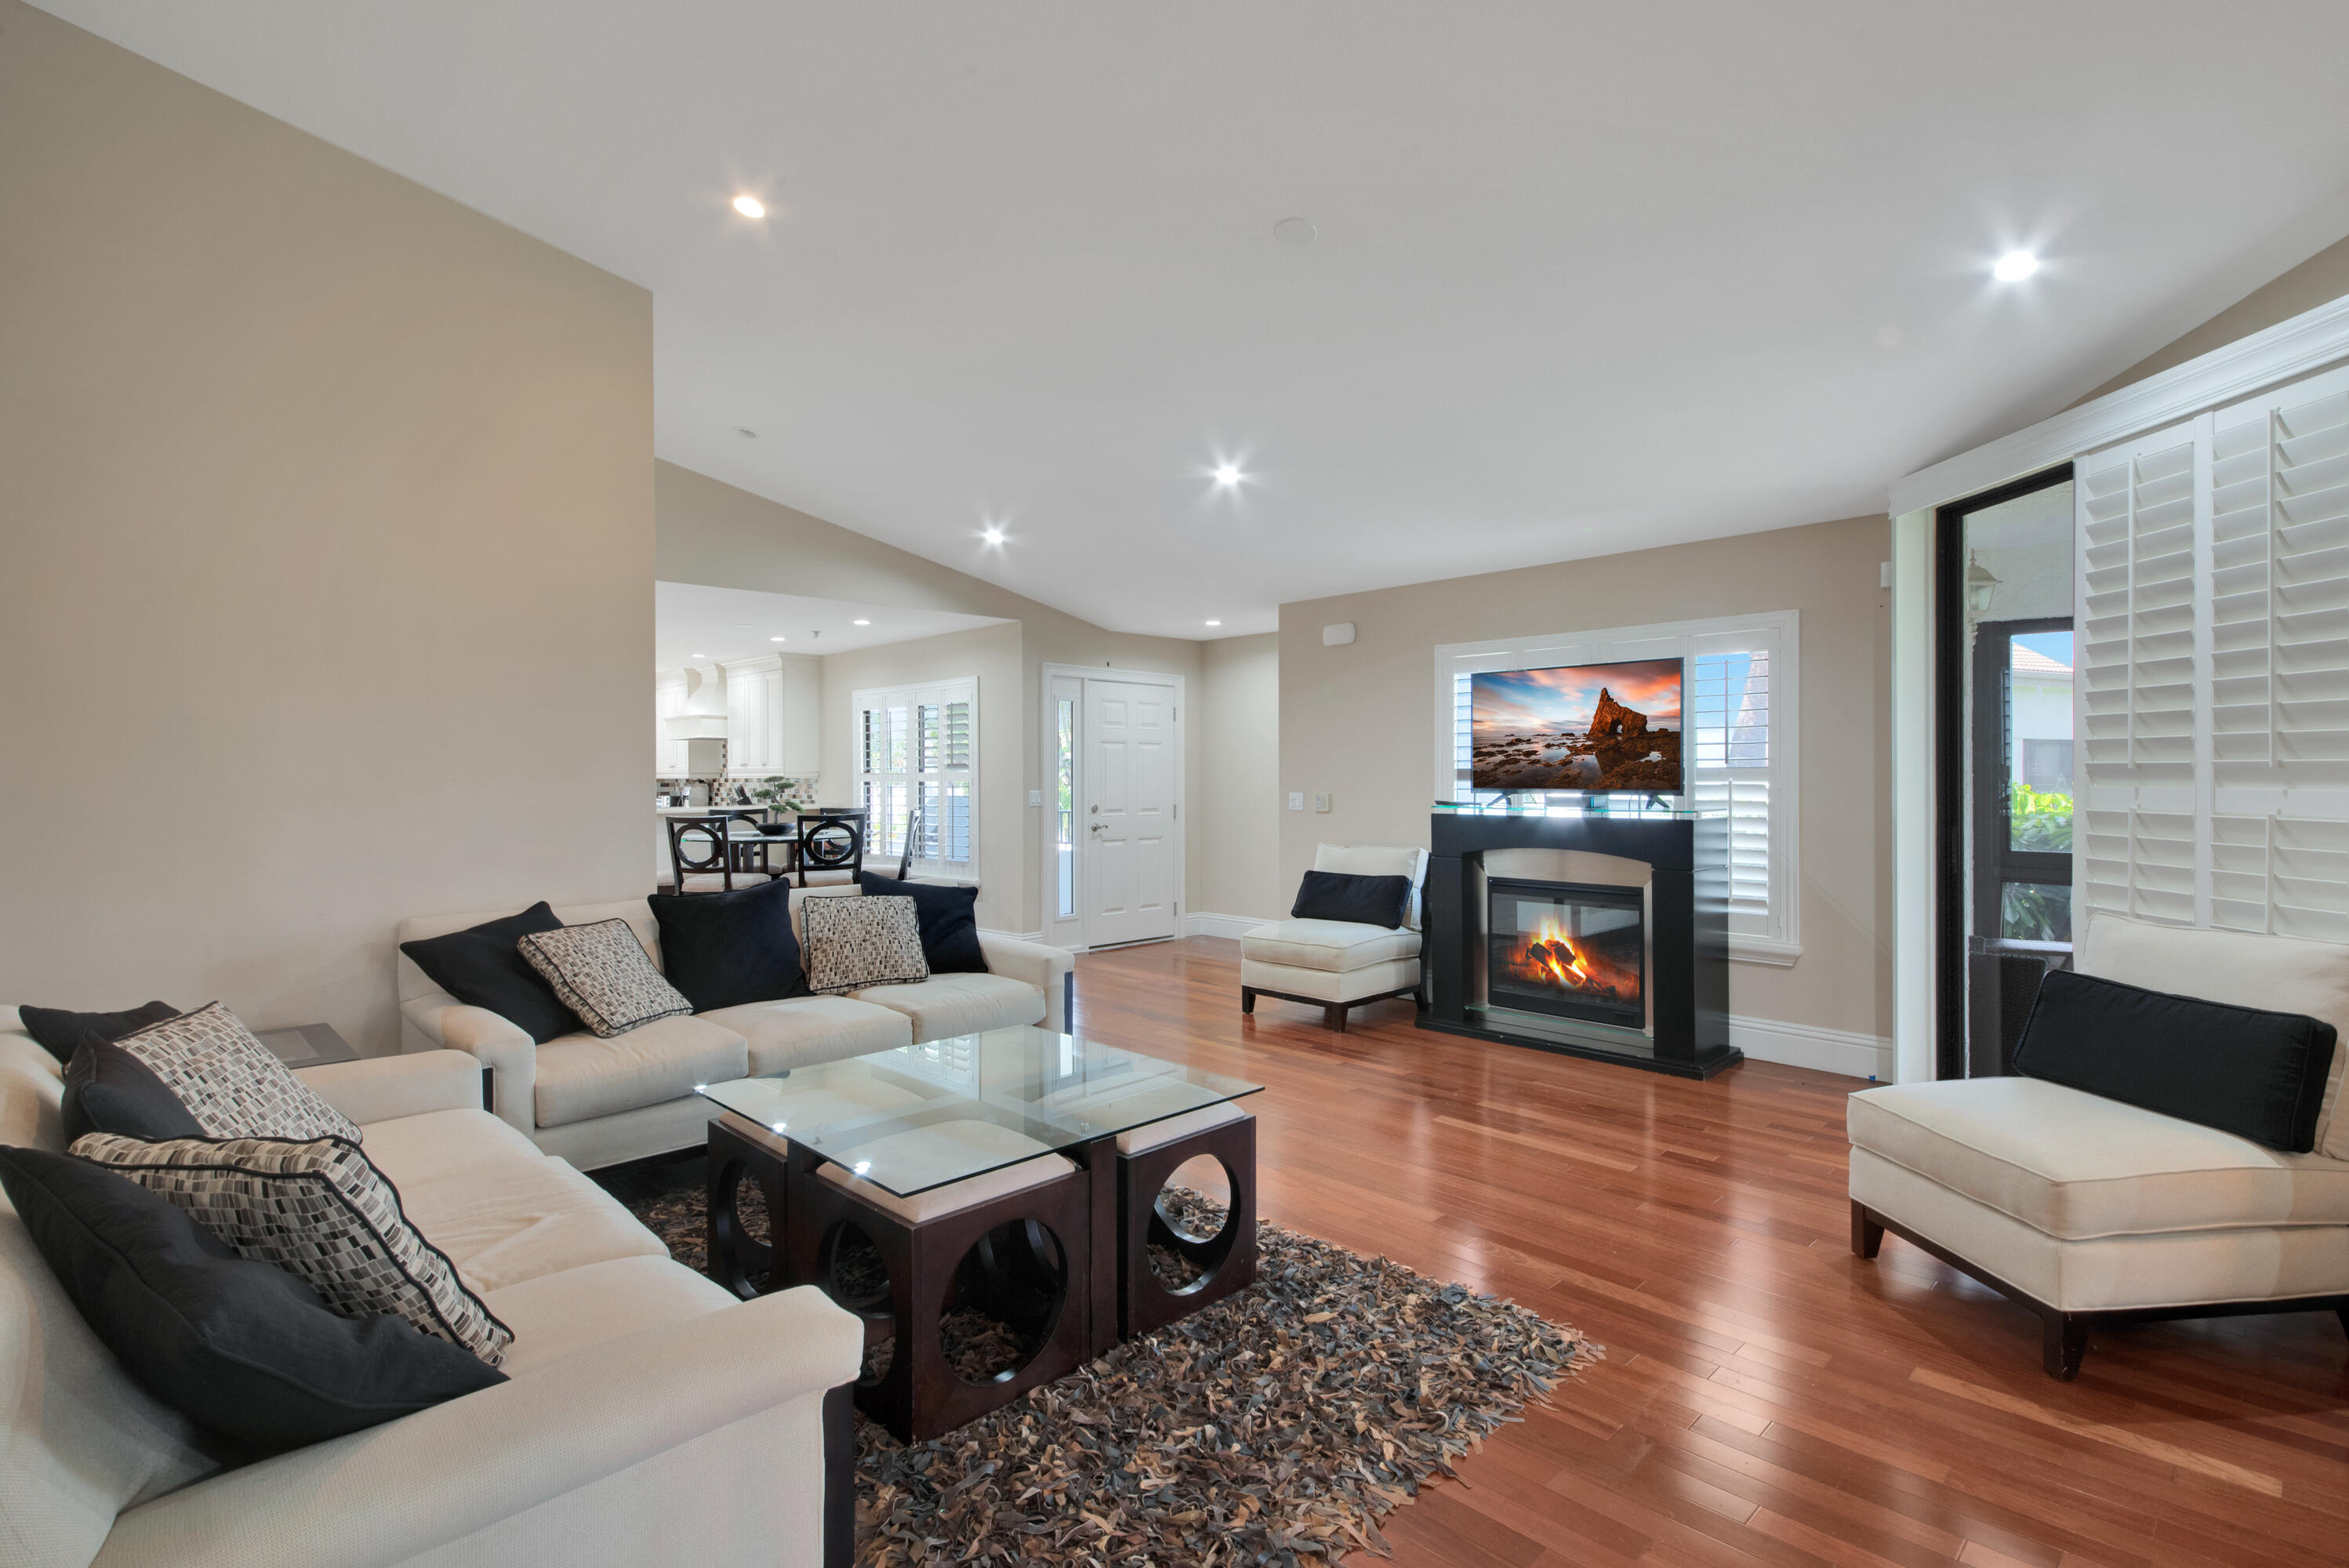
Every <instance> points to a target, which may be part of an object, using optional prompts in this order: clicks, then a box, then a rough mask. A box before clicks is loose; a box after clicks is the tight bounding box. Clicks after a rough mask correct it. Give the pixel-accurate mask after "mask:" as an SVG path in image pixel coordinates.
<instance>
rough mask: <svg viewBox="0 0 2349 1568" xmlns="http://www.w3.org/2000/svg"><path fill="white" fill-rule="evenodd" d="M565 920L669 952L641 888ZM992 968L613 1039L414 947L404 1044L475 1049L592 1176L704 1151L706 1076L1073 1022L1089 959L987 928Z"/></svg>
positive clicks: (403, 984) (531, 1117)
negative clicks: (617, 923) (444, 975)
mask: <svg viewBox="0 0 2349 1568" xmlns="http://www.w3.org/2000/svg"><path fill="white" fill-rule="evenodd" d="M843 896H844V897H851V898H854V897H859V896H862V890H861V889H858V888H856V887H854V886H845V887H812V888H794V889H792V893H791V901H792V923H793V925H794V926H797V925H798V923H799V918H798V917H799V911H800V908H801V905H802V901H803V900H805V899H808V898H820V897H843ZM510 913H512V911H511V910H495V911H491V912H488V913H475V914H446V915H432V916H429V917H425V918H421V919H416V920H406V921H402V922H401V923H400V925H399V937H398V940H399V941H401V942H412V941H416V940H419V939H420V938H426V937H433V936H441V935H445V934H448V933H450V932H452V931H462V930H465V929H467V928H468V927H470V926H475V925H479V924H481V923H482V922H484V921H489V920H495V919H497V918H498V917H499V916H500V915H501V914H510ZM554 914H555V918H556V919H558V920H560V921H562V922H563V923H564V924H565V925H579V924H584V923H587V922H590V921H597V920H611V919H614V918H618V919H622V920H626V922H627V923H628V924H629V926H630V928H631V929H633V930H634V931H635V932H636V939H637V940H638V941H640V942H642V943H643V944H644V946H645V951H646V952H647V953H649V954H652V959H653V962H654V963H655V964H659V963H660V962H661V949H660V928H659V925H658V923H657V922H656V921H655V920H654V918H653V913H652V906H651V905H650V904H649V903H647V902H646V901H645V900H643V899H641V898H635V899H626V900H624V901H622V902H620V903H591V904H571V905H566V906H562V907H558V908H557V909H556V910H555V911H554ZM978 943H979V950H980V951H981V952H982V953H984V954H986V956H987V966H988V973H986V974H984V975H932V976H931V977H930V978H929V979H927V980H923V981H918V982H916V983H914V984H912V985H870V986H867V987H865V988H864V990H861V991H857V992H854V993H852V994H850V995H845V996H794V997H792V998H790V999H789V1000H787V1001H781V1002H752V1003H749V1004H747V1005H745V1006H739V1007H719V1008H715V1009H713V1010H711V1011H709V1012H707V1013H698V1014H695V1015H693V1016H689V1017H675V1018H663V1019H660V1020H658V1021H657V1022H655V1023H651V1024H647V1025H646V1026H644V1027H642V1028H639V1029H631V1030H629V1031H628V1032H627V1033H626V1034H625V1035H618V1036H616V1037H613V1038H611V1039H608V1040H605V1039H598V1038H596V1037H595V1036H594V1035H591V1034H587V1033H585V1031H582V1032H580V1033H577V1034H572V1035H565V1036H563V1037H561V1038H559V1039H553V1040H549V1041H547V1042H546V1043H545V1044H544V1045H538V1044H535V1043H534V1042H533V1041H532V1039H531V1037H530V1036H529V1034H528V1033H527V1032H525V1031H524V1030H523V1028H521V1027H520V1026H518V1025H515V1024H512V1023H510V1022H508V1021H507V1020H506V1019H504V1018H502V1017H501V1016H498V1015H497V1014H495V1013H492V1012H489V1011H487V1010H486V1009H484V1008H481V1007H469V1006H465V1005H464V1004H462V1003H460V1002H459V1001H458V1000H457V999H456V998H455V997H453V996H451V995H449V994H448V993H446V992H444V991H442V990H440V988H439V987H438V986H436V985H433V983H432V982H431V981H430V980H429V979H427V978H426V977H425V974H424V971H423V970H421V969H419V968H418V967H417V966H416V963H415V961H414V960H413V959H411V958H409V957H408V956H407V955H406V954H400V955H399V958H398V964H399V1010H400V1014H401V1016H402V1018H403V1019H404V1020H405V1021H404V1024H403V1026H402V1028H401V1042H400V1043H401V1048H402V1049H403V1050H409V1051H431V1050H442V1049H450V1050H460V1051H464V1052H466V1053H468V1054H469V1055H471V1056H472V1057H474V1058H476V1059H477V1060H478V1061H479V1062H480V1063H481V1066H482V1067H483V1068H485V1069H487V1071H488V1074H489V1078H490V1109H492V1110H493V1111H495V1112H496V1113H497V1115H498V1116H499V1117H500V1118H502V1119H503V1120H504V1121H506V1122H507V1123H508V1124H509V1125H510V1126H512V1127H513V1128H514V1129H515V1130H517V1131H519V1132H521V1133H523V1134H524V1135H525V1136H527V1137H528V1138H529V1139H530V1140H532V1141H533V1143H535V1144H536V1145H537V1147H538V1148H539V1149H540V1150H542V1151H543V1152H544V1153H548V1154H554V1155H559V1156H561V1157H562V1158H563V1159H564V1160H567V1161H570V1162H571V1163H572V1164H573V1165H574V1166H576V1167H578V1168H579V1169H580V1170H582V1171H593V1170H596V1169H599V1168H601V1167H603V1166H606V1165H617V1164H620V1163H621V1162H623V1161H629V1160H641V1159H644V1158H645V1157H647V1156H648V1155H654V1154H665V1153H667V1152H669V1151H671V1150H678V1149H689V1148H692V1147H693V1146H695V1145H697V1144H698V1143H701V1142H703V1141H704V1140H705V1139H706V1138H707V1135H708V1134H707V1130H708V1125H709V1119H710V1117H711V1116H712V1115H713V1114H714V1110H713V1108H712V1107H711V1105H710V1104H709V1101H707V1100H705V1099H701V1098H700V1097H699V1096H698V1095H696V1094H695V1093H694V1086H695V1085H697V1084H704V1083H717V1082H721V1081H723V1080H725V1079H727V1078H743V1077H746V1076H764V1075H767V1074H771V1073H780V1072H782V1071H784V1070H786V1069H788V1068H796V1067H810V1066H813V1065H814V1064H816V1063H818V1062H832V1061H839V1060H841V1059H843V1057H861V1056H865V1055H868V1054H870V1053H871V1052H874V1051H885V1050H889V1049H892V1048H893V1047H898V1046H904V1045H911V1044H914V1043H916V1042H917V1041H923V1040H943V1039H947V1038H950V1037H953V1036H956V1035H969V1034H977V1033H978V1032H979V1031H981V1030H984V1029H1000V1028H1007V1027H1009V1026H1014V1025H1019V1024H1035V1025H1040V1026H1042V1027H1044V1028H1047V1029H1061V1028H1065V1027H1066V1026H1067V1025H1066V1021H1065V1020H1066V1017H1067V995H1068V980H1069V976H1070V975H1071V973H1072V972H1073V971H1074V968H1075V965H1076V960H1075V958H1074V957H1073V956H1072V955H1071V954H1069V953H1068V952H1067V951H1065V950H1064V949H1061V948H1058V947H1047V946H1045V945H1044V944H1041V943H1036V942H1022V941H1019V940H1018V939H1017V938H1014V937H1007V936H997V935H994V934H989V933H986V932H982V933H980V934H979V938H978Z"/></svg>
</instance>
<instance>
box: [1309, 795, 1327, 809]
mask: <svg viewBox="0 0 2349 1568" xmlns="http://www.w3.org/2000/svg"><path fill="white" fill-rule="evenodd" d="M1313 809H1314V810H1317V811H1326V810H1329V809H1330V797H1329V796H1328V794H1326V793H1324V794H1319V795H1316V796H1314V797H1313Z"/></svg>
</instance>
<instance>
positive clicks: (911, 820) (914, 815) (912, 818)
mask: <svg viewBox="0 0 2349 1568" xmlns="http://www.w3.org/2000/svg"><path fill="white" fill-rule="evenodd" d="M921 837H922V803H921V801H919V800H918V799H917V800H916V801H915V802H914V809H913V810H910V811H908V812H906V813H905V853H904V854H902V855H899V856H898V857H897V880H898V881H899V882H904V881H905V880H906V878H907V877H908V876H909V875H910V874H911V873H912V872H913V870H914V846H915V844H916V843H917V842H919V841H920V840H921Z"/></svg>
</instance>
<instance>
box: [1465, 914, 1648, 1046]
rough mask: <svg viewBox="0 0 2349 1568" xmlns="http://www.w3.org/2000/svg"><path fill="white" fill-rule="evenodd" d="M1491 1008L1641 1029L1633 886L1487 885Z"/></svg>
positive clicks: (1640, 931) (1642, 938) (1641, 969)
mask: <svg viewBox="0 0 2349 1568" xmlns="http://www.w3.org/2000/svg"><path fill="white" fill-rule="evenodd" d="M1486 888H1487V892H1488V896H1489V907H1488V909H1487V913H1486V921H1485V931H1486V934H1487V940H1488V941H1489V943H1490V944H1491V954H1490V962H1489V964H1488V965H1487V966H1486V990H1487V992H1488V994H1489V996H1490V999H1491V1001H1492V1003H1493V1005H1494V1006H1502V1007H1517V1008H1522V1009H1524V1010H1526V1011H1527V1012H1534V1013H1547V1014H1550V1015H1553V1016H1557V1017H1562V1018H1576V1019H1581V1020H1585V1021H1587V1022H1591V1023H1599V1024H1611V1025H1614V1026H1617V1027H1619V1028H1628V1029H1639V1028H1644V1027H1645V1026H1646V1025H1647V1021H1648V1008H1647V980H1648V976H1647V967H1648V944H1647V933H1646V931H1645V929H1644V924H1643V923H1644V920H1645V913H1644V911H1643V908H1642V906H1643V904H1644V903H1645V900H1644V898H1643V897H1642V895H1641V891H1640V889H1639V888H1635V887H1597V886H1585V885H1582V884H1580V883H1575V882H1516V881H1510V880H1506V879H1502V878H1495V879H1494V880H1493V881H1492V882H1488V883H1487V884H1486Z"/></svg>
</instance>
